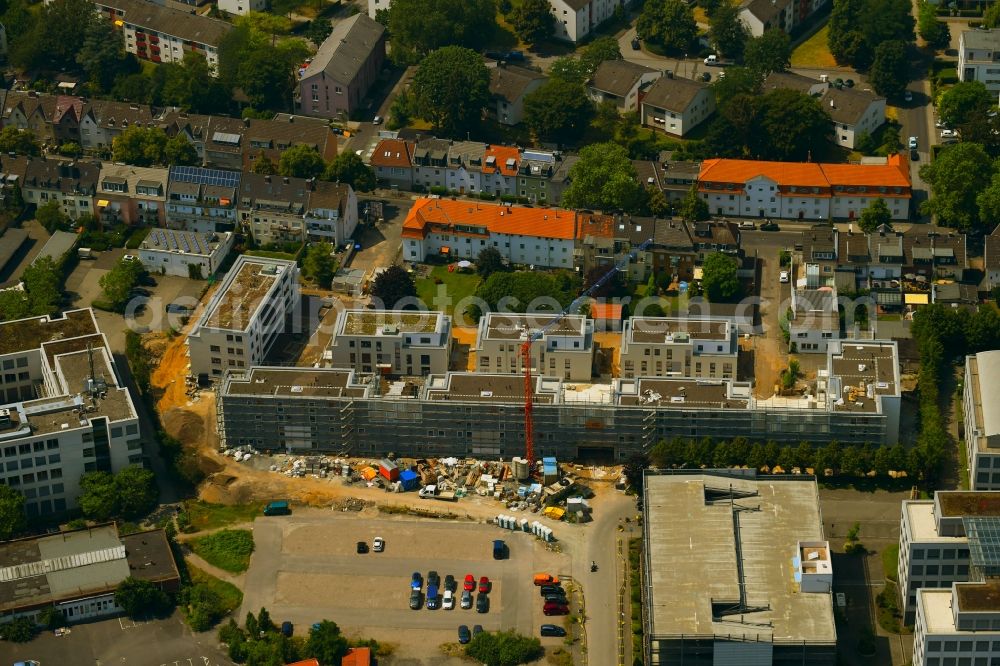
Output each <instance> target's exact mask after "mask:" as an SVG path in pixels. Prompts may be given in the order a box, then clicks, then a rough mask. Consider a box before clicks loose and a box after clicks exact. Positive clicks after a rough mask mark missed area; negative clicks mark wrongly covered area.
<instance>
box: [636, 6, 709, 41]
mask: <svg viewBox="0 0 1000 666" xmlns="http://www.w3.org/2000/svg"><path fill="white" fill-rule="evenodd" d="M635 29H636V32H638V33H639V34H641V35H642V37H643V39H645V40H646V41H648V42H653V43H654V44H659V45H660V46H662V47H663V48H665V49H669V50H671V51H674V52H680V53H682V52H684V51H686V50H687V49H688V48H690V46H691V44H693V43H694V40H695V38H696V37H697V36H698V24H697V23H695V20H694V11H693V10H692V9H691V6H690V5H688V4H687V3H686V2H684V0H650V1H649V2H647V3H645V4H644V5H643V7H642V13H641V14H639V18H638V20H637V21H636V24H635Z"/></svg>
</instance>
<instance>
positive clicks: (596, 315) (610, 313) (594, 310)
mask: <svg viewBox="0 0 1000 666" xmlns="http://www.w3.org/2000/svg"><path fill="white" fill-rule="evenodd" d="M590 318H591V319H608V320H611V321H616V320H619V319H621V318H622V306H621V303H591V304H590Z"/></svg>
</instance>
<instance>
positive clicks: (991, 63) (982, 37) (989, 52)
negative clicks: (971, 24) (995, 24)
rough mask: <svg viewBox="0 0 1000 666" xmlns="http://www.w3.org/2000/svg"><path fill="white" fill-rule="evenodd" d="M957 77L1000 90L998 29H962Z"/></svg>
mask: <svg viewBox="0 0 1000 666" xmlns="http://www.w3.org/2000/svg"><path fill="white" fill-rule="evenodd" d="M958 78H959V79H960V80H962V81H981V82H982V83H983V84H985V86H986V89H987V90H989V91H991V92H993V93H997V92H1000V30H963V31H962V34H961V36H960V37H959V39H958Z"/></svg>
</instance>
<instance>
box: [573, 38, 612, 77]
mask: <svg viewBox="0 0 1000 666" xmlns="http://www.w3.org/2000/svg"><path fill="white" fill-rule="evenodd" d="M621 59H622V50H621V47H619V46H618V40H617V39H615V38H614V37H598V38H597V39H595V40H594V41H592V42H591V43H589V44H587V45H586V46H584V47H583V50H582V51H581V53H580V62H581V63H583V66H584V68H585V69H586V71H587V72H588V76H589V75H590V74H593V73H594V70H596V69H597V67H598V65H600V64H601V63H602V62H607V61H608V60H621Z"/></svg>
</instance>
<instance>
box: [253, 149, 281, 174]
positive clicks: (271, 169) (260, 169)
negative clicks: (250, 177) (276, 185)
mask: <svg viewBox="0 0 1000 666" xmlns="http://www.w3.org/2000/svg"><path fill="white" fill-rule="evenodd" d="M250 170H251V171H252V172H253V173H259V174H263V175H265V176H273V175H274V174H276V173H278V165H276V164H275V163H274V160H272V159H271V158H270V157H268V156H267V155H266V154H264V153H263V152H261V154H260V157H258V158H257V160H256V161H255V162H254V163H253V167H252V168H251V169H250Z"/></svg>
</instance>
